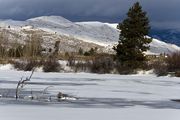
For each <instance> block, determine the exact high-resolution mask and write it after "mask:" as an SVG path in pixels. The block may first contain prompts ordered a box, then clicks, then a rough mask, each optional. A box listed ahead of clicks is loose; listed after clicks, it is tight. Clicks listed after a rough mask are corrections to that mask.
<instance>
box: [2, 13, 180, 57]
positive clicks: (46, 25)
mask: <svg viewBox="0 0 180 120" xmlns="http://www.w3.org/2000/svg"><path fill="white" fill-rule="evenodd" d="M9 25H10V26H12V27H16V28H18V27H19V29H20V28H21V27H23V26H27V25H28V26H33V27H34V28H36V29H41V30H44V31H46V32H50V33H51V34H52V33H53V34H54V33H55V34H57V35H66V36H69V37H71V38H76V39H79V40H83V41H85V42H90V43H95V44H98V45H101V46H105V47H107V48H109V49H111V48H112V46H114V44H117V43H118V39H119V30H117V29H116V26H117V24H110V23H102V22H71V21H69V20H67V19H65V18H63V17H61V16H42V17H37V18H32V19H29V20H26V21H13V20H3V21H0V26H1V27H7V26H9ZM178 50H180V48H179V47H178V46H176V45H172V44H167V43H165V42H162V41H159V40H157V39H153V42H152V43H151V44H150V51H149V52H148V53H155V54H159V53H171V52H175V51H178Z"/></svg>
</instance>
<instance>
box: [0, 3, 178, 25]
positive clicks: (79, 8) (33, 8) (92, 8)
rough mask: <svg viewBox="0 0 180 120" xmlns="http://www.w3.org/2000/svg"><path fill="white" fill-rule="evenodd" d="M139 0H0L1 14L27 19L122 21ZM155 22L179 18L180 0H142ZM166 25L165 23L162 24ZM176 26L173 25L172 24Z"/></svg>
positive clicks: (176, 20) (173, 21) (5, 16)
mask: <svg viewBox="0 0 180 120" xmlns="http://www.w3.org/2000/svg"><path fill="white" fill-rule="evenodd" d="M136 1H137V0H0V18H1V19H17V20H25V19H28V18H32V17H36V16H43V15H60V16H64V17H66V18H68V19H70V20H72V21H86V20H99V21H106V22H119V21H120V20H121V19H122V18H124V17H125V14H126V12H127V10H128V9H129V7H130V6H132V4H133V3H134V2H136ZM139 1H140V2H141V4H142V6H143V9H144V10H145V11H147V12H148V15H149V17H150V20H151V21H152V23H154V25H155V24H156V25H157V24H165V23H166V24H167V23H169V24H175V23H177V22H178V21H180V13H179V11H180V7H179V4H180V0H170V1H169V0H139ZM162 26H163V25H162ZM173 26H174V25H173Z"/></svg>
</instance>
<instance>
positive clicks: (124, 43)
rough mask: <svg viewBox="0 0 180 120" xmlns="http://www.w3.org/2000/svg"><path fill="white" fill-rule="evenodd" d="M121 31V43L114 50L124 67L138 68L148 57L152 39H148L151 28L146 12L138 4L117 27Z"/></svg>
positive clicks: (137, 3)
mask: <svg viewBox="0 0 180 120" xmlns="http://www.w3.org/2000/svg"><path fill="white" fill-rule="evenodd" d="M117 28H118V29H120V31H121V32H120V37H119V43H118V45H117V46H115V47H114V48H113V49H114V50H115V51H116V56H117V59H118V60H119V61H120V63H121V65H122V66H126V67H129V68H134V69H135V68H138V67H140V66H141V65H143V63H144V61H145V60H146V57H145V55H144V53H143V52H145V51H147V50H148V49H149V45H148V44H149V43H150V42H151V41H152V39H150V38H148V37H147V35H148V34H149V30H150V26H149V20H148V17H147V15H146V12H144V11H143V10H142V7H141V5H140V4H139V2H136V3H135V4H134V5H133V6H132V7H131V8H130V9H129V11H128V13H127V18H126V19H125V20H124V21H123V22H122V23H119V25H118V26H117Z"/></svg>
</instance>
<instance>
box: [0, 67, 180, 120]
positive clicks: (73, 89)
mask: <svg viewBox="0 0 180 120" xmlns="http://www.w3.org/2000/svg"><path fill="white" fill-rule="evenodd" d="M30 74H31V72H23V71H15V70H8V69H1V70H0V94H1V96H2V98H0V119H1V120H50V119H53V120H59V119H61V120H179V119H180V103H178V102H175V101H171V100H172V99H180V78H175V77H156V76H154V75H152V74H149V75H143V74H142V75H140V74H139V75H128V76H125V75H109V74H105V75H104V74H102V75H97V74H88V73H77V74H76V73H43V72H35V73H34V74H33V77H32V79H31V82H29V84H27V85H26V86H25V87H24V88H23V90H22V92H21V93H28V91H32V94H34V95H39V94H41V92H42V91H43V89H45V88H46V87H48V86H49V89H48V90H47V93H48V94H51V95H53V94H54V95H56V94H57V93H58V92H59V91H61V92H63V93H66V94H68V95H72V96H75V97H77V98H78V99H77V100H67V101H61V102H58V103H57V102H48V101H46V102H45V101H42V102H41V101H35V100H28V99H27V100H15V98H11V99H9V98H4V97H3V96H5V95H6V96H8V95H9V96H13V94H14V90H15V87H16V84H17V82H18V81H19V80H20V79H21V77H22V76H24V77H26V76H29V75H30ZM23 91H24V92H23Z"/></svg>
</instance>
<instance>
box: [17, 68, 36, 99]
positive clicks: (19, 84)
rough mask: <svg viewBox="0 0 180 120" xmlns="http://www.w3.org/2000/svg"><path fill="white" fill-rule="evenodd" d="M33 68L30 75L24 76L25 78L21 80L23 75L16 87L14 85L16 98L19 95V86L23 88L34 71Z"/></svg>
mask: <svg viewBox="0 0 180 120" xmlns="http://www.w3.org/2000/svg"><path fill="white" fill-rule="evenodd" d="M34 70H35V69H33V70H32V72H31V75H30V76H29V78H26V79H25V80H23V77H22V78H21V80H20V81H19V82H18V84H17V87H16V100H17V99H18V97H19V90H20V88H23V87H24V86H25V84H26V82H28V81H30V80H31V78H32V75H33V73H34Z"/></svg>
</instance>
